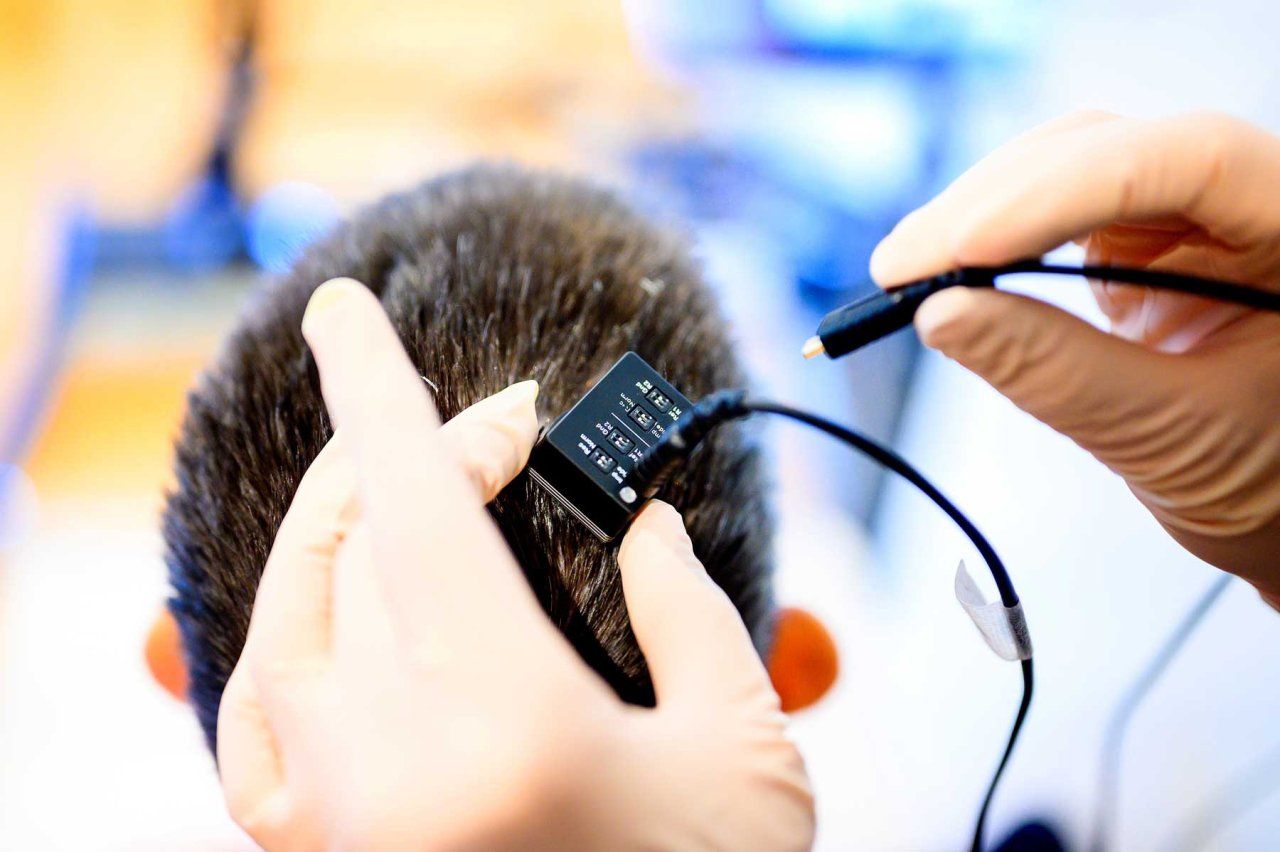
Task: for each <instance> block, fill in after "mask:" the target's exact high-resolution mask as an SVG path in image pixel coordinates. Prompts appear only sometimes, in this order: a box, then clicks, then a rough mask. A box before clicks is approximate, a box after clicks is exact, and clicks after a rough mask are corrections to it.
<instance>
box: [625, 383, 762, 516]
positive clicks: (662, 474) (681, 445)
mask: <svg viewBox="0 0 1280 852" xmlns="http://www.w3.org/2000/svg"><path fill="white" fill-rule="evenodd" d="M746 398H747V392H746V391H742V390H722V391H716V392H715V393H710V394H707V395H706V396H704V397H703V398H702V399H700V400H698V401H697V402H696V403H694V404H693V405H692V406H691V407H690V408H689V409H688V410H687V411H685V413H684V414H682V415H681V416H680V419H679V420H677V421H676V425H674V426H672V427H671V428H670V429H668V430H667V433H666V434H665V435H663V436H662V439H661V440H660V441H658V443H656V444H654V445H653V446H652V447H650V448H649V449H648V450H646V451H645V453H644V454H643V455H641V457H640V461H638V462H637V463H636V466H635V469H634V470H633V471H632V473H631V486H632V487H633V488H635V489H636V492H637V493H638V494H639V495H640V496H641V497H642V498H643V499H645V500H648V499H650V498H652V497H653V496H655V495H656V494H657V493H658V492H659V491H661V490H662V487H663V486H664V485H666V484H667V480H669V479H670V478H671V475H672V474H673V473H674V472H675V471H676V470H677V469H678V468H679V467H680V466H681V465H683V464H684V462H685V459H687V458H689V455H690V453H692V452H693V451H694V450H695V449H697V447H698V444H700V443H702V439H703V438H705V437H706V436H707V433H709V432H710V431H711V430H712V429H714V428H715V427H717V426H719V425H720V424H721V423H724V422H726V421H728V420H736V419H738V418H739V417H746V416H747V415H748V414H750V413H751V409H749V408H747V406H746V405H745V404H744V403H745V400H746Z"/></svg>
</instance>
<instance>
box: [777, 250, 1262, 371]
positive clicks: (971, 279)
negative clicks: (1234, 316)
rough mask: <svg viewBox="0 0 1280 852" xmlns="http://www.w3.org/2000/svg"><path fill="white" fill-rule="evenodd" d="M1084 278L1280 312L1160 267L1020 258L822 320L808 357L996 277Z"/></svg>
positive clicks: (896, 325)
mask: <svg viewBox="0 0 1280 852" xmlns="http://www.w3.org/2000/svg"><path fill="white" fill-rule="evenodd" d="M1027 273H1034V274H1037V275H1079V276H1083V277H1085V278H1092V279H1095V280H1098V281H1114V282H1116V283H1119V284H1133V285H1136V286H1139V287H1150V288H1152V289H1154V290H1171V291H1174V292H1177V293H1186V294H1188V295H1192V296H1203V297H1205V298H1209V299H1216V300H1218V301H1221V302H1231V303H1233V304H1237V305H1243V306H1244V307H1249V308H1257V309H1258V310H1264V311H1276V312H1280V293H1275V292H1272V291H1269V290H1261V289H1258V288H1257V287H1249V286H1247V285H1244V284H1236V283H1234V282H1230V281H1218V280H1215V279H1212V278H1200V277H1198V276H1195V275H1181V274H1179V273H1175V272H1161V271H1159V270H1155V269H1137V268H1133V267H1127V266H1061V265H1059V264H1053V263H1045V262H1044V261H1042V260H1038V259H1035V260H1020V261H1017V262H1016V263H1006V264H1002V265H1000V266H965V267H961V268H960V269H955V270H952V271H950V272H944V273H943V274H941V275H935V276H933V277H931V278H925V279H923V280H920V281H913V282H911V283H909V284H903V285H902V286H900V287H894V288H893V289H890V290H884V291H880V292H876V293H872V294H871V295H869V296H864V297H863V298H861V299H858V300H857V301H855V302H850V303H849V304H847V305H845V306H844V307H841V308H836V309H835V310H834V311H832V312H831V313H829V314H827V315H826V316H825V317H823V319H822V323H821V324H820V325H819V326H818V333H817V334H815V335H814V336H813V337H811V338H809V339H808V340H807V341H806V342H805V344H804V350H803V352H804V357H806V358H815V357H817V356H818V355H824V354H825V355H826V356H827V357H828V358H841V357H843V356H845V355H848V354H849V353H850V352H854V351H856V350H858V349H861V348H862V347H863V346H866V345H867V344H868V343H874V342H875V341H877V340H879V339H880V338H882V337H887V336H888V335H890V334H893V333H894V332H895V331H900V330H901V329H904V328H906V327H907V326H909V325H911V322H912V320H914V319H915V316H916V310H917V309H918V308H919V307H920V306H921V305H922V304H924V300H925V299H927V298H929V297H930V296H932V295H933V294H934V293H937V292H939V291H940V290H946V289H948V288H950V287H993V286H995V282H996V279H998V278H1002V277H1004V276H1006V275H1021V274H1027Z"/></svg>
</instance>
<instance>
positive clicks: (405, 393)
mask: <svg viewBox="0 0 1280 852" xmlns="http://www.w3.org/2000/svg"><path fill="white" fill-rule="evenodd" d="M303 331H304V334H305V335H306V338H307V341H308V343H309V344H310V346H311V348H312V351H313V353H314V354H315V358H316V362H317V363H318V365H319V368H320V374H321V381H322V385H323V390H324V396H325V401H326V404H327V405H328V407H329V411H330V414H331V415H332V418H333V421H334V423H335V424H336V426H337V435H336V436H335V439H334V440H333V441H331V442H330V444H329V445H328V446H327V447H326V448H325V449H324V451H323V452H322V453H321V454H320V456H319V457H318V458H317V459H316V461H315V462H314V463H313V464H312V466H311V468H310V469H309V470H308V471H307V474H306V476H305V477H304V478H303V480H302V482H301V483H300V485H299V487H298V491H297V494H296V495H295V497H294V500H293V503H292V505H291V507H290V509H289V512H288V515H287V516H286V518H285V520H284V522H283V524H282V525H281V528H280V531H279V535H278V536H277V538H276V542H275V546H274V548H273V550H272V553H271V557H270V559H269V560H268V564H267V567H266V571H265V573H264V574H263V577H262V583H261V586H260V588H259V590H258V595H257V600H256V602H255V605H254V611H253V618H252V622H251V624H250V628H249V635H248V640H247V643H246V646H245V649H244V652H243V654H242V656H241V658H240V661H239V664H238V665H237V666H236V669H235V671H234V673H233V674H232V676H231V679H230V681H229V682H228V684H227V689H226V692H225V694H224V695H223V699H222V705H221V712H220V716H219V720H218V758H219V767H220V771H221V775H222V784H223V788H224V791H225V793H226V798H227V803H228V807H229V809H230V811H231V814H232V816H233V817H234V818H235V820H236V821H237V822H238V823H239V824H240V825H241V826H243V827H244V828H245V830H246V831H248V832H249V834H250V835H251V836H252V837H253V838H254V839H255V840H257V841H258V842H259V843H261V844H262V845H263V846H265V847H268V848H270V849H320V848H342V849H361V850H365V849H399V848H414V849H422V848H432V849H436V848H442V849H503V848H510V849H596V848H608V849H628V848H645V849H700V848H701V849H711V848H717V849H735V850H738V849H803V848H807V847H808V846H809V845H810V844H811V841H812V836H813V830H814V813H813V802H812V797H811V795H810V791H809V786H808V781H807V778H806V775H805V771H804V767H803V764H802V762H801V759H800V756H799V754H798V753H797V751H796V749H795V748H794V746H793V745H792V744H791V742H790V741H789V740H788V739H787V737H786V735H785V726H786V721H785V718H784V716H783V714H782V713H781V712H780V711H779V709H778V700H777V697H776V695H775V694H774V692H773V689H772V687H771V686H770V684H769V680H768V678H767V677H766V674H765V670H764V667H763V665H762V664H761V662H760V660H759V658H758V657H757V655H756V653H755V651H754V650H753V648H752V645H751V642H750V639H749V638H748V635H747V631H746V628H745V627H744V626H743V624H742V622H741V620H740V618H739V616H738V613H737V611H736V610H735V609H734V607H733V605H732V604H731V603H730V601H729V600H728V598H726V597H725V595H724V594H723V592H721V591H720V589H719V588H718V587H717V586H715V585H714V584H713V583H712V582H711V580H710V579H709V578H708V576H707V574H706V572H705V571H704V569H703V568H702V566H701V565H700V564H699V563H698V561H697V559H696V558H695V557H694V555H693V552H692V549H691V545H690V541H689V538H688V536H687V535H686V534H685V531H684V526H683V523H682V522H681V519H680V517H679V516H678V515H677V514H676V512H675V511H674V510H673V509H672V508H671V507H670V506H667V505H665V504H661V503H654V504H653V505H651V506H649V507H648V508H647V509H646V510H645V511H644V512H643V513H642V514H641V515H640V516H639V517H638V518H637V519H636V521H635V523H634V524H633V525H632V527H631V529H630V531H629V532H628V533H627V536H626V538H625V540H624V541H623V543H622V548H621V552H620V554H619V557H618V562H619V567H620V568H621V571H622V580H623V585H624V590H625V594H626V600H627V606H628V610H629V612H630V615H631V619H632V625H633V627H634V629H635V633H636V636H637V638H638V640H639V642H640V645H641V647H642V649H643V651H644V653H645V657H646V659H647V660H648V663H649V667H650V670H651V673H652V675H653V678H654V685H655V688H656V692H657V697H658V706H657V708H656V709H651V710H650V709H642V708H636V707H630V706H627V705H624V704H623V703H622V702H620V701H619V700H618V699H617V698H616V697H615V696H614V694H613V693H612V692H611V691H610V690H609V689H608V687H607V686H606V685H605V683H604V682H603V681H602V680H600V678H598V677H597V676H596V675H595V673H594V672H592V671H591V670H590V669H589V668H588V667H587V666H586V664H584V663H583V662H582V661H581V659H580V658H579V657H578V656H577V654H576V653H575V652H574V651H573V649H572V648H571V646H570V645H569V644H568V643H567V641H566V640H565V639H564V638H563V637H562V636H561V635H560V634H559V633H558V632H557V631H556V630H555V629H554V628H553V626H552V625H551V623H550V621H548V619H547V618H546V616H545V615H544V613H543V612H542V610H541V609H540V608H539V606H538V603H537V601H536V599H535V598H534V596H533V594H532V592H531V590H530V589H529V587H528V584H527V583H526V582H525V580H524V577H523V576H522V574H521V572H520V569H519V567H518V566H517V565H516V563H515V561H514V560H513V558H512V556H511V554H510V553H509V552H508V550H507V548H506V546H505V544H504V542H503V540H502V537H501V535H500V534H499V533H498V530H497V529H496V527H495V526H494V525H493V523H492V522H491V520H490V518H489V517H488V515H487V514H486V513H485V511H484V509H483V505H484V503H485V502H486V501H487V500H489V499H491V498H492V497H493V496H494V495H495V494H497V492H498V491H499V490H500V489H501V488H502V487H503V486H504V485H506V483H507V482H508V481H509V480H510V479H511V478H512V477H513V476H515V474H516V473H517V472H518V471H519V470H520V469H521V468H522V467H523V465H524V463H525V461H526V458H527V456H528V453H529V450H530V448H531V446H532V444H533V441H534V439H535V436H536V433H537V428H538V427H537V419H536V416H535V413H534V406H533V402H534V396H535V394H536V391H537V387H536V385H535V384H533V383H532V382H525V383H521V384H518V385H514V386H512V387H511V388H508V389H507V390H506V391H503V392H502V393H500V394H497V395H495V396H493V397H490V398H489V399H487V400H484V401H482V402H480V403H478V404H476V405H474V406H472V407H471V408H469V409H467V411H465V412H463V413H462V414H460V415H458V417H456V418H454V419H453V420H451V421H450V422H449V423H448V424H446V425H445V426H443V427H441V426H440V422H439V418H438V416H437V414H436V411H435V408H434V406H433V405H432V402H431V398H430V396H429V395H428V393H427V390H426V388H425V386H424V384H423V382H422V380H421V379H420V378H419V377H418V376H417V375H416V373H415V372H414V370H413V368H412V366H411V365H410V363H409V360H408V358H407V357H406V356H405V353H404V351H403V350H402V349H401V347H400V343H399V341H398V339H397V338H396V336H395V333H394V331H393V330H392V328H391V325H390V323H389V322H388V321H387V318H386V315H385V314H384V313H383V312H382V309H381V307H380V306H379V304H378V302H377V301H376V299H375V298H374V297H373V295H372V294H371V293H370V292H369V291H368V290H366V289H365V288H364V287H363V286H361V285H360V284H358V283H356V282H354V281H351V280H349V279H337V280H334V281H330V282H328V283H326V284H324V285H323V286H321V287H320V288H319V289H318V290H317V291H316V293H315V295H314V296H313V297H312V300H311V304H310V306H309V307H308V310H307V314H306V318H305V320H304V322H303ZM601 570H612V566H601Z"/></svg>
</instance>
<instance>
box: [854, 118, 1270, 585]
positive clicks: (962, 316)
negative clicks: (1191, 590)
mask: <svg viewBox="0 0 1280 852" xmlns="http://www.w3.org/2000/svg"><path fill="white" fill-rule="evenodd" d="M1278 199H1280V140H1277V139H1276V138H1275V137H1272V136H1271V135H1269V134H1267V133H1264V132H1263V131H1261V130H1258V129H1257V128H1254V127H1251V126H1249V125H1247V124H1244V123H1242V122H1239V121H1236V120H1233V119H1230V118H1226V117H1222V116H1218V115H1206V114H1196V115H1185V116H1179V117H1176V118H1171V119H1165V120H1161V121H1137V120H1133V119H1127V118H1120V117H1117V116H1113V115H1108V114H1105V113H1085V114H1079V115H1073V116H1068V117H1066V118H1063V119H1059V120H1057V121H1052V122H1049V123H1048V124H1045V125H1042V126H1040V127H1038V128H1036V129H1034V130H1032V131H1030V132H1028V133H1027V134H1025V135H1024V136H1022V137H1020V138H1018V139H1015V140H1014V141H1012V142H1010V143H1008V144H1007V145H1005V146H1004V147H1002V148H1000V149H998V150H997V151H995V152H994V153H992V154H991V155H990V156H988V157H987V158H986V159H984V160H983V161H982V162H980V163H978V164H977V165H976V166H974V167H973V168H972V169H970V170H969V172H967V173H966V174H965V175H963V176H962V177H960V178H959V179H958V180H957V181H956V182H955V183H954V184H952V185H951V186H950V187H949V188H948V189H947V190H946V191H944V192H943V193H942V194H941V195H939V196H938V197H937V198H936V199H934V200H933V201H931V202H930V203H928V204H926V205H925V206H924V207H922V208H921V209H919V210H917V211H916V212H914V213H912V214H911V215H909V216H908V217H906V218H905V219H904V220H903V221H902V222H901V224H899V225H898V227H897V228H896V229H894V231H893V232H892V233H891V234H889V236H887V237H886V238H885V239H884V241H883V242H882V243H881V244H880V246H879V247H878V248H877V249H876V252H875V254H874V255H873V257H872V261H871V272H872V275H873V276H874V277H875V279H876V281H878V282H879V283H880V284H881V285H893V284H895V283H900V282H904V281H908V280H911V279H916V278H921V277H924V276H927V275H932V274H934V273H938V272H942V271H944V270H946V269H948V268H952V267H955V266H960V265H965V264H995V263H1003V262H1007V261H1012V260H1017V259H1021V258H1025V257H1031V256H1037V255H1040V254H1042V253H1043V252H1045V251H1047V250H1049V249H1052V248H1054V247H1056V246H1058V245H1060V244H1062V243H1064V242H1066V241H1067V240H1070V239H1076V240H1078V241H1081V242H1083V244H1084V245H1085V246H1086V247H1087V250H1088V259H1089V262H1090V263H1104V264H1106V263H1109V264H1119V265H1126V266H1139V267H1151V268H1153V269H1163V270H1171V271H1178V272H1185V273H1191V274H1195V275H1203V276H1207V277H1212V278H1224V279H1228V280H1236V281H1240V282H1243V283H1252V284H1256V285H1257V286H1259V287H1265V288H1269V289H1277V288H1280V200H1278ZM1094 294H1095V296H1096V298H1097V301H1098V304H1099V306H1100V307H1101V308H1102V310H1103V311H1104V312H1105V313H1106V314H1107V316H1108V317H1109V318H1110V319H1111V324H1112V334H1107V333H1106V332H1103V331H1099V330H1097V329H1095V328H1094V327H1092V326H1090V325H1088V324H1087V323H1085V322H1083V321H1081V320H1079V319H1076V318H1075V317H1072V316H1070V315H1068V314H1066V313H1064V312H1062V311H1059V310H1056V309H1055V308H1052V307H1049V306H1048V305H1045V304H1043V303H1041V302H1039V301H1036V300H1032V299H1028V298H1023V297H1020V296H1016V295H1011V294H1007V293H1000V292H994V291H978V290H970V289H963V288H954V289H951V290H946V291H944V292H941V293H938V294H936V295H934V296H933V297H931V298H930V299H929V300H928V301H926V302H925V303H924V305H922V306H921V308H920V310H919V312H918V313H917V315H916V328H917V330H918V331H919V334H920V337H921V339H922V340H923V341H924V342H925V344H926V345H928V346H931V347H934V348H936V349H939V350H940V351H942V352H943V353H944V354H946V355H947V356H948V357H951V358H953V359H955V360H956V361H958V362H959V363H960V364H962V365H964V366H965V367H967V368H969V369H970V370H972V371H974V372H975V373H977V374H978V375H980V376H982V377H983V378H984V379H986V380H987V381H988V382H990V383H991V384H992V385H993V386H994V387H995V388H996V389H997V390H999V391H1000V392H1001V393H1003V394H1004V395H1006V396H1007V397H1009V398H1010V399H1011V400H1013V402H1015V403H1016V404H1017V405H1018V406H1020V407H1021V408H1023V409H1024V410H1026V411H1028V412H1029V413H1031V414H1033V415H1034V416H1036V417H1038V418H1039V419H1040V420H1042V421H1044V422H1045V423H1047V424H1049V425H1050V426H1052V427H1053V428H1055V429H1057V430H1058V431H1060V432H1062V433H1064V434H1066V435H1068V436H1070V437H1071V438H1073V439H1074V440H1075V441H1076V442H1077V443H1078V444H1080V445H1081V446H1082V447H1084V448H1085V449H1086V450H1088V451H1089V452H1091V453H1093V454H1094V455H1095V456H1096V457H1097V458H1098V459H1099V460H1101V461H1102V462H1103V463H1104V464H1106V465H1107V466H1108V467H1110V468H1111V469H1112V470H1114V471H1116V472H1117V473H1119V474H1120V475H1121V476H1123V477H1124V478H1125V480H1126V481H1127V482H1128V484H1129V487H1130V488H1131V489H1132V490H1133V492H1134V494H1136V495H1137V497H1138V499H1139V500H1141V501H1142V502H1143V504H1145V505H1146V506H1147V508H1148V509H1149V510H1150V511H1151V513H1152V514H1153V515H1155V517H1156V518H1157V519H1158V520H1159V521H1160V523H1161V524H1163V525H1164V527H1165V529H1166V530H1168V531H1169V533H1170V534H1171V535H1173V537H1174V538H1175V539H1177V540H1178V541H1179V542H1180V543H1181V544H1182V545H1183V546H1184V547H1186V548H1187V549H1188V550H1190V551H1191V552H1192V553H1194V554H1195V555H1197V556H1199V557H1200V558H1201V559H1204V560H1205V561H1207V562H1210V563H1212V564H1214V565H1217V566H1218V567H1220V568H1223V569H1226V570H1228V571H1231V572H1234V573H1236V574H1239V575H1240V576H1242V577H1244V578H1245V579H1246V580H1248V581H1249V582H1251V583H1253V584H1254V585H1255V586H1257V588H1258V589H1259V590H1260V591H1261V592H1262V593H1263V595H1264V597H1266V598H1267V599H1268V600H1269V601H1270V602H1272V604H1273V605H1278V604H1280V558H1278V557H1280V317H1277V316H1275V315H1272V314H1264V313H1262V312H1260V311H1253V310H1249V309H1247V308H1241V307H1236V306H1232V305H1224V304H1221V303H1218V302H1213V301H1209V300H1205V299H1200V298H1194V297H1190V296H1185V295H1180V294H1173V293H1168V292H1157V291H1152V290H1148V289H1145V288H1139V287H1129V286H1118V285H1108V284H1106V283H1095V284H1094Z"/></svg>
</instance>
